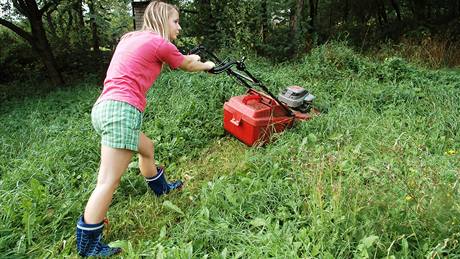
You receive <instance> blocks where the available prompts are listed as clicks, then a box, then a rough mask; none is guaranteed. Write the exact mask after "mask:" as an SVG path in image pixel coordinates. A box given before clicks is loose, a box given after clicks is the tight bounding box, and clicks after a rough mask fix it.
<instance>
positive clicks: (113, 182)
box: [84, 146, 133, 224]
mask: <svg viewBox="0 0 460 259" xmlns="http://www.w3.org/2000/svg"><path fill="white" fill-rule="evenodd" d="M132 155H133V152H132V151H131V150H126V149H117V148H111V147H107V146H102V147H101V166H100V168H99V174H98V177H97V184H96V188H95V189H94V191H93V193H92V194H91V196H90V197H89V200H88V203H87V204H86V208H85V214H84V219H85V223H86V224H98V223H100V222H102V221H103V220H104V217H105V215H106V213H107V211H108V209H109V206H110V203H111V202H112V196H113V193H114V192H115V190H116V189H117V187H118V185H119V184H120V180H121V176H122V175H123V173H124V172H125V171H126V168H128V164H129V162H130V161H131V157H132Z"/></svg>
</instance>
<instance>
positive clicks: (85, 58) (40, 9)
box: [0, 0, 460, 84]
mask: <svg viewBox="0 0 460 259" xmlns="http://www.w3.org/2000/svg"><path fill="white" fill-rule="evenodd" d="M167 2H170V3H172V4H175V5H177V6H178V7H179V8H180V9H181V24H182V27H183V28H184V30H183V35H182V39H181V41H180V42H179V44H183V43H185V44H198V43H202V44H204V45H206V46H208V47H209V48H211V49H232V50H242V51H249V50H253V51H256V52H257V53H258V54H261V55H264V56H268V57H271V58H273V59H277V60H289V59H292V58H296V57H298V56H301V55H303V54H304V53H308V52H309V51H310V50H311V49H312V48H314V47H315V46H317V45H318V44H322V43H324V42H327V41H328V40H330V39H333V38H338V37H346V38H347V40H348V41H349V42H351V43H352V44H354V45H356V46H358V47H360V48H368V47H370V46H373V45H375V44H376V43H378V42H382V41H387V40H392V41H394V42H401V41H405V40H406V39H407V38H411V39H416V40H415V42H417V39H418V42H419V43H421V42H422V40H424V38H426V37H427V36H429V35H440V37H443V39H445V41H448V42H458V41H459V40H460V38H459V35H460V23H459V22H458V21H459V17H460V0H370V1H369V0H321V1H319V0H283V1H280V0H275V1H268V0H251V1H249V0H226V1H220V0H193V1H192V0H170V1H167ZM0 10H1V14H0V25H2V26H0V31H1V34H0V36H1V40H2V42H5V43H6V42H10V43H9V44H13V45H15V46H7V47H6V48H3V50H2V52H0V53H1V54H2V55H17V56H18V57H21V54H22V53H29V52H30V50H27V51H26V50H25V48H30V49H32V50H33V53H35V56H36V57H37V58H38V59H37V60H41V65H40V63H36V62H35V63H36V64H35V65H34V66H33V67H35V68H36V69H35V70H37V71H39V70H43V69H45V68H46V71H48V73H47V74H48V75H49V76H48V77H49V78H50V79H52V81H53V82H54V83H55V84H62V82H61V79H60V78H62V76H61V72H64V76H63V77H64V78H65V77H67V76H68V75H70V74H74V73H84V72H85V71H93V70H94V69H98V70H104V63H107V62H108V60H109V58H110V57H109V56H110V54H111V52H110V51H111V50H113V49H114V47H115V46H116V43H117V41H118V39H119V38H120V36H121V35H122V34H124V33H125V32H127V31H129V30H132V24H133V21H132V10H131V1H130V0H121V1H120V0H11V1H0ZM1 28H3V29H1ZM6 31H9V32H10V33H7V32H6ZM11 33H12V34H13V35H16V36H12V34H11ZM18 37H19V38H18ZM19 39H22V40H23V41H24V42H26V43H27V44H28V45H29V47H27V45H24V44H23V43H19V42H20V40H19ZM5 43H2V44H4V45H5ZM451 45H452V44H451ZM452 46H454V47H452V49H454V48H455V46H457V45H452ZM13 53H15V54H13ZM26 59H28V60H30V57H27V58H26ZM15 60H16V61H15ZM0 61H1V62H0V75H1V77H0V78H3V80H9V79H11V76H7V75H6V74H3V73H5V72H3V71H12V70H16V73H14V74H16V76H14V77H18V76H20V75H21V74H24V73H26V71H27V70H25V67H24V69H18V66H17V63H20V64H21V63H24V62H23V61H20V62H19V60H17V59H15V58H11V57H9V58H7V57H0ZM11 62H13V63H16V64H12V63H11ZM13 67H15V69H12V68H13ZM19 67H21V66H19ZM29 67H30V66H29ZM0 80H1V79H0Z"/></svg>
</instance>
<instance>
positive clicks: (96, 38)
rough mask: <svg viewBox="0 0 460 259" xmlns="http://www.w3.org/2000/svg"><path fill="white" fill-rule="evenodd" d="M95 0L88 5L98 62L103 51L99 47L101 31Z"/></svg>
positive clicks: (94, 49)
mask: <svg viewBox="0 0 460 259" xmlns="http://www.w3.org/2000/svg"><path fill="white" fill-rule="evenodd" d="M94 2H95V1H94V0H91V1H89V2H88V7H89V13H90V14H91V19H90V24H91V34H92V39H93V51H94V54H95V56H96V61H97V63H99V61H100V60H101V51H100V49H99V47H100V41H99V32H98V27H97V23H96V16H97V11H96V7H95V5H94Z"/></svg>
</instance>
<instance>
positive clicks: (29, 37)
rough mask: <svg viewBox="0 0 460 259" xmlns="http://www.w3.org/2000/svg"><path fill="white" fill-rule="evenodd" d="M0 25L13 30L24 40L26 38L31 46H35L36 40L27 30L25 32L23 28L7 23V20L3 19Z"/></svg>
mask: <svg viewBox="0 0 460 259" xmlns="http://www.w3.org/2000/svg"><path fill="white" fill-rule="evenodd" d="M0 24H1V25H3V26H5V27H6V28H8V29H10V30H12V31H13V32H15V33H16V34H17V35H19V36H21V37H22V38H24V39H25V40H26V41H27V42H29V43H30V44H31V45H34V40H33V37H32V35H31V34H30V33H28V32H26V31H25V30H23V29H22V28H20V27H18V26H16V25H14V24H13V23H12V22H10V21H7V20H5V19H3V18H0Z"/></svg>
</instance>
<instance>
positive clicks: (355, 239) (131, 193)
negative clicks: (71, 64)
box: [0, 43, 460, 258]
mask: <svg viewBox="0 0 460 259" xmlns="http://www.w3.org/2000/svg"><path fill="white" fill-rule="evenodd" d="M246 64H247V65H248V69H249V71H251V72H253V74H254V75H255V76H256V77H257V78H259V79H261V80H262V82H264V83H265V84H266V85H267V86H268V87H269V88H270V90H272V91H273V93H276V94H277V93H278V92H279V91H280V90H281V89H283V88H284V87H286V86H288V85H301V86H303V87H304V88H306V89H308V90H310V91H311V92H312V93H313V94H314V95H315V96H316V97H317V99H316V103H317V105H318V106H319V107H320V108H321V109H322V111H323V113H322V114H321V115H320V116H318V117H315V118H314V119H313V120H310V121H308V122H299V123H297V124H296V125H295V126H294V127H293V128H291V129H289V130H288V131H285V132H284V133H281V134H278V135H276V136H275V137H274V139H273V141H272V142H271V143H270V144H268V145H266V146H264V147H252V148H249V147H246V146H245V145H244V144H242V143H240V142H239V141H238V140H236V139H235V138H233V137H232V136H230V135H228V134H225V132H224V130H223V123H222V117H223V103H224V102H225V100H228V99H229V98H230V97H231V96H235V95H240V94H243V93H244V91H245V88H244V87H243V86H240V85H238V84H236V83H235V81H233V80H232V79H231V78H229V77H227V76H225V75H224V74H221V75H209V74H206V73H195V74H190V73H185V72H181V71H165V72H164V73H163V74H162V75H161V76H160V78H159V79H158V80H157V82H156V83H155V85H154V86H153V87H152V89H151V90H150V92H149V95H148V106H147V109H146V112H145V114H144V122H143V131H144V132H145V133H146V134H147V135H148V136H150V137H151V138H152V139H153V140H154V141H155V143H156V146H155V148H156V150H155V152H156V158H157V160H158V162H159V163H161V164H163V165H165V166H166V172H167V175H168V177H169V179H178V178H181V179H186V186H185V188H184V189H183V190H182V191H178V192H173V193H171V194H168V195H166V196H164V197H161V198H157V197H156V196H155V195H153V194H152V192H150V191H149V190H148V187H147V185H146V184H145V182H144V179H143V178H142V176H140V172H139V170H138V169H137V168H136V159H135V158H134V159H133V163H132V166H131V167H130V168H129V169H128V170H127V172H126V173H125V175H124V176H123V179H122V183H121V185H120V187H119V188H118V190H117V192H116V193H115V195H114V200H113V204H112V206H111V209H110V210H109V213H108V219H109V222H110V224H109V227H108V228H107V231H106V233H105V241H107V242H111V243H112V244H113V245H119V246H121V247H123V249H124V252H123V253H122V254H121V255H120V256H119V257H120V258H141V257H145V258H152V257H153V258H269V257H275V258H459V257H460V244H459V241H460V190H459V184H460V183H459V179H460V178H459V175H460V70H458V69H451V70H430V69H427V68H423V67H422V66H420V65H416V64H414V63H410V62H408V61H407V60H405V59H403V58H399V57H388V58H386V59H382V60H374V59H370V58H367V57H364V56H361V55H359V54H357V53H356V52H354V51H353V50H352V49H350V48H348V47H346V46H345V45H343V44H341V43H331V44H326V45H324V46H322V47H318V48H316V49H314V50H313V52H312V53H311V54H309V55H308V56H306V57H305V58H303V59H301V60H298V61H296V62H291V63H281V64H273V63H270V62H268V61H266V60H263V59H260V58H256V57H251V58H248V59H247V61H246ZM10 87H11V86H10ZM36 87H38V86H34V85H33V83H30V82H29V83H23V84H20V83H17V84H16V85H15V86H14V88H15V89H16V90H15V91H16V92H17V94H16V95H15V96H7V97H6V96H5V95H2V96H1V97H2V99H1V100H2V105H1V106H0V125H1V126H0V145H1V151H0V177H1V178H0V257H11V258H20V257H25V258H61V257H70V258H77V257H78V255H77V252H76V245H75V226H76V221H77V218H78V216H79V215H80V214H81V213H82V212H83V209H84V206H85V203H86V201H87V199H88V197H89V195H90V193H91V191H92V189H93V188H94V186H95V183H96V172H97V170H98V164H99V149H100V143H99V141H100V139H99V136H98V135H97V134H96V133H95V131H94V130H93V128H92V126H91V120H90V113H91V107H92V105H93V103H94V102H95V100H96V98H97V97H98V95H99V93H100V91H101V85H99V84H98V83H97V80H95V79H94V77H92V76H88V77H86V78H81V80H80V81H79V82H75V83H74V84H73V85H72V86H71V87H68V88H65V89H61V90H57V91H53V92H52V93H49V94H40V93H37V94H34V95H31V96H28V97H24V94H21V93H22V92H35V91H36V90H35V89H36Z"/></svg>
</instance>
